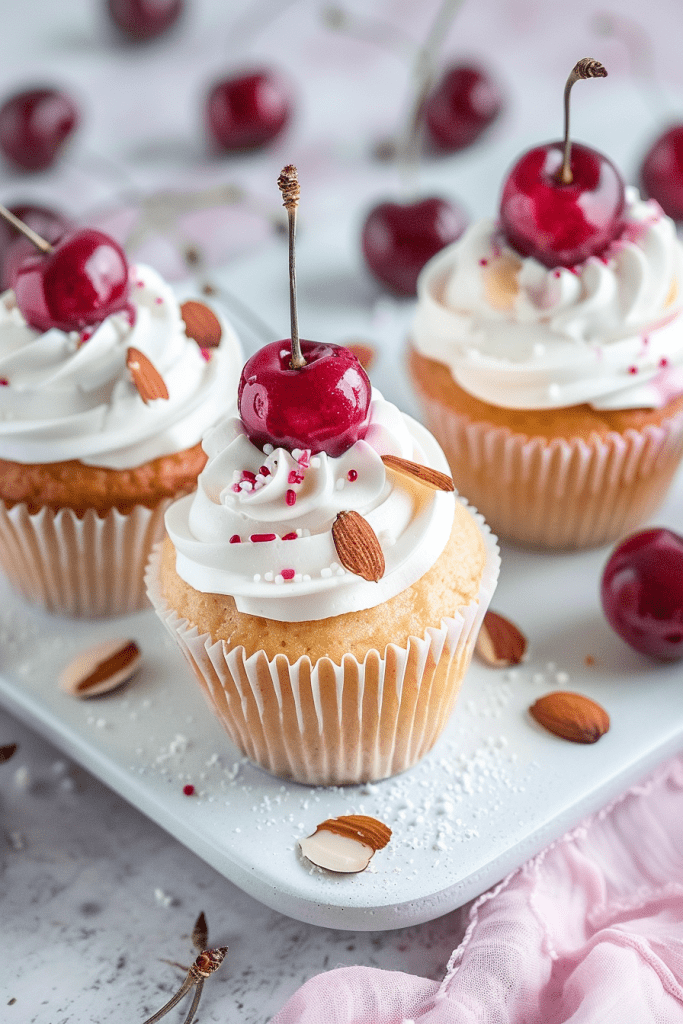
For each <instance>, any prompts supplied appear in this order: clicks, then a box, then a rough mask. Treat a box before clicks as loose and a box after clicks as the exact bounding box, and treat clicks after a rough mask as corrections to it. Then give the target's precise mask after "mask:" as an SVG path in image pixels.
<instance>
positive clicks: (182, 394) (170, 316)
mask: <svg viewBox="0 0 683 1024" xmlns="http://www.w3.org/2000/svg"><path fill="white" fill-rule="evenodd" d="M86 234H88V233H87V232H86ZM89 234H90V235H96V234H99V233H94V232H90V233H89ZM101 237H102V238H104V239H106V236H101ZM95 241H96V240H95ZM110 242H111V240H106V245H108V244H109V243H110ZM102 244H103V245H104V244H105V243H102ZM111 244H112V245H115V243H111ZM116 248H118V247H116ZM120 258H121V260H124V261H125V257H123V254H121V257H120ZM124 267H125V274H126V275H128V274H129V277H128V279H127V281H126V284H125V287H122V289H121V297H120V300H117V301H116V302H114V303H113V305H114V306H118V308H115V309H114V310H113V311H112V312H108V313H107V312H106V310H105V314H106V315H104V316H103V317H102V318H101V319H100V320H99V322H95V323H88V324H84V325H83V326H82V327H80V328H78V329H71V330H69V329H66V326H63V327H59V326H52V323H53V322H54V320H57V319H58V316H57V315H56V314H53V312H52V311H51V310H50V309H44V310H43V309H41V308H36V307H37V306H38V303H37V301H36V300H35V299H34V295H35V290H34V292H33V293H31V292H29V300H31V301H33V306H32V305H31V301H28V300H27V301H22V300H25V282H24V285H23V286H24V292H22V291H21V288H22V283H18V285H17V295H15V293H14V291H8V292H5V294H4V295H2V296H1V297H0V385H2V386H1V387H0V563H1V564H2V567H3V569H4V570H5V572H6V574H7V575H8V576H9V578H10V580H11V582H12V583H13V585H14V586H15V587H16V588H17V589H18V590H19V591H20V592H21V593H23V594H24V596H25V597H26V598H27V599H28V600H29V601H32V602H34V603H36V604H39V605H42V606H43V607H45V608H46V609H48V610H50V611H53V612H61V613H65V614H70V615H78V616H96V615H109V614H117V613H122V612H128V611H134V610H136V609H138V608H141V607H144V606H145V605H146V603H147V601H146V597H145V588H144V579H143V577H144V566H145V564H146V561H147V558H148V555H149V551H150V550H151V548H152V546H153V544H154V543H155V542H156V541H157V540H159V538H160V537H161V536H162V535H163V515H164V512H165V510H166V508H167V507H168V506H169V504H170V503H171V501H172V500H173V499H174V498H176V497H178V496H179V495H182V494H185V493H187V492H188V491H191V490H192V489H193V488H194V487H195V486H196V479H197V475H198V473H199V472H200V470H201V469H202V467H203V465H204V463H205V455H204V453H203V451H202V448H201V444H200V441H201V437H202V435H203V434H204V432H205V431H206V429H207V428H208V427H210V426H211V425H212V424H214V423H215V422H216V421H217V420H218V419H219V417H220V416H221V415H223V414H224V412H225V409H226V402H229V401H230V396H231V395H232V394H233V392H234V388H235V383H236V380H237V377H238V372H239V366H240V364H241V352H240V346H239V342H238V340H237V338H236V336H235V334H234V332H233V331H232V329H231V328H230V327H229V325H228V324H227V323H226V322H225V321H224V320H223V319H222V318H220V320H219V319H218V318H219V317H220V314H218V317H217V315H216V313H214V312H212V311H210V310H209V309H208V308H205V313H206V320H207V322H208V321H211V323H212V324H213V325H214V330H213V335H214V336H213V338H212V340H211V341H210V342H209V343H211V344H212V345H214V346H215V347H213V348H211V349H210V350H209V349H205V350H204V351H202V349H201V348H200V345H199V344H198V343H197V341H195V340H192V339H191V338H189V337H188V336H187V334H186V331H185V324H184V322H183V319H182V317H181V311H180V307H179V305H178V302H177V300H176V299H175V297H174V295H173V292H172V290H171V289H170V287H169V286H168V285H167V284H166V283H165V282H164V281H163V280H162V279H161V278H160V277H159V275H158V274H157V273H156V272H155V271H153V270H152V269H151V268H149V267H143V266H137V267H132V268H130V271H129V270H128V268H127V266H125V263H124ZM121 273H123V270H121ZM30 284H31V282H30V281H29V285H30ZM20 296H21V299H20V301H22V306H23V308H24V311H25V312H27V315H28V316H30V317H31V318H32V319H33V321H34V325H33V326H32V325H31V324H30V323H27V317H26V316H25V315H24V313H23V312H22V308H20V305H19V304H18V301H17V300H18V298H19V297H20ZM39 298H40V299H41V300H42V297H41V296H39ZM95 315H96V314H95ZM195 320H196V317H195ZM35 323H37V324H39V326H35ZM216 325H218V328H217V331H216V329H215V326H216ZM216 333H217V334H218V335H220V338H219V339H217V338H216ZM217 340H218V344H216V341H217ZM200 341H201V339H200Z"/></svg>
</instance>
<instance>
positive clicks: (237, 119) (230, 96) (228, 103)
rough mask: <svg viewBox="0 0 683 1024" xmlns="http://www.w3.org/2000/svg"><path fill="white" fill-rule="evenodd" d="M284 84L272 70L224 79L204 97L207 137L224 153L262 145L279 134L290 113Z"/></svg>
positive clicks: (288, 99)
mask: <svg viewBox="0 0 683 1024" xmlns="http://www.w3.org/2000/svg"><path fill="white" fill-rule="evenodd" d="M291 109H292V107H291V102H290V98H289V95H288V90H287V87H286V86H285V84H284V83H283V82H282V81H281V80H280V79H279V78H278V77H277V76H276V75H274V74H273V73H272V72H271V71H253V72H251V73H249V74H246V75H240V76H238V77H234V78H224V79H222V80H221V81H220V82H217V83H216V84H215V85H214V87H213V88H212V89H211V91H210V93H209V95H208V97H207V100H206V111H205V114H206V124H207V129H208V132H209V136H210V138H211V139H212V141H213V142H214V144H215V145H216V147H217V148H218V150H220V151H223V152H226V153H238V152H240V151H241V150H248V149H256V148H258V147H259V146H265V145H266V144H267V143H268V142H270V141H271V140H272V139H274V138H275V137H276V135H279V134H280V132H281V131H282V130H283V128H284V127H285V125H286V124H287V122H288V121H289V118H290V115H291Z"/></svg>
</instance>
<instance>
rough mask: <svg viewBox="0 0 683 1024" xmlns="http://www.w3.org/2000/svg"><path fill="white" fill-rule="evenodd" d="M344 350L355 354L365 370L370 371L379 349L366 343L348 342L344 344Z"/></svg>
mask: <svg viewBox="0 0 683 1024" xmlns="http://www.w3.org/2000/svg"><path fill="white" fill-rule="evenodd" d="M344 348H348V349H349V350H350V351H351V352H353V354H354V356H355V357H356V359H357V360H358V362H359V363H360V365H361V366H362V367H363V369H364V370H369V369H370V367H371V366H372V364H373V363H374V361H375V358H376V356H377V349H376V348H374V346H372V345H370V344H368V342H366V341H347V342H345V343H344Z"/></svg>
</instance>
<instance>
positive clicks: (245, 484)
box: [240, 480, 254, 491]
mask: <svg viewBox="0 0 683 1024" xmlns="http://www.w3.org/2000/svg"><path fill="white" fill-rule="evenodd" d="M240 490H241V491H253V490H254V485H253V484H252V482H251V480H243V481H242V483H241V484H240Z"/></svg>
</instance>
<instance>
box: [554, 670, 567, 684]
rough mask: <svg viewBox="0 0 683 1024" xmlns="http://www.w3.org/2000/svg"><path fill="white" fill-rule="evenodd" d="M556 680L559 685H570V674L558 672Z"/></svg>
mask: <svg viewBox="0 0 683 1024" xmlns="http://www.w3.org/2000/svg"><path fill="white" fill-rule="evenodd" d="M555 679H556V681H557V682H558V683H568V682H569V673H568V672H558V673H557V675H556V676H555Z"/></svg>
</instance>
